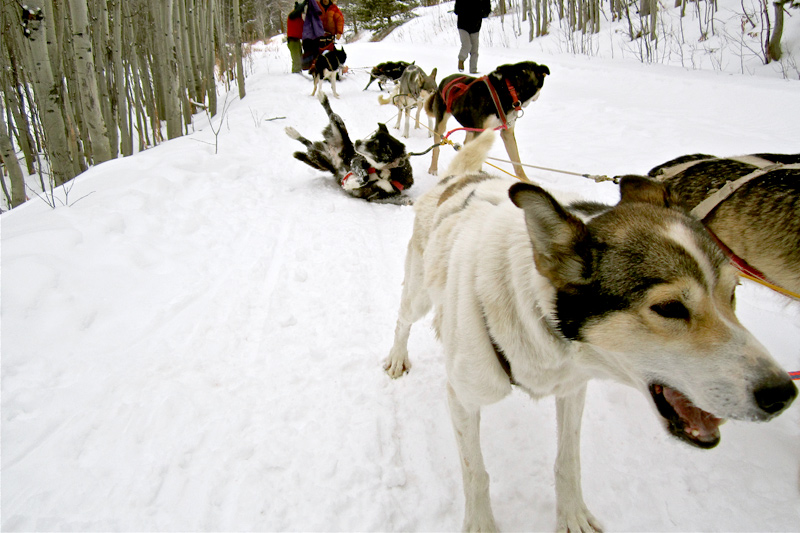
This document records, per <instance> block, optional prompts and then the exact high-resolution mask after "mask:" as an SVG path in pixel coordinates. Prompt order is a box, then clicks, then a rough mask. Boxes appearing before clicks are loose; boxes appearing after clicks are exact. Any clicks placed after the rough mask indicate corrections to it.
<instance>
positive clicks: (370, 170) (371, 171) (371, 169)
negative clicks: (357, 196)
mask: <svg viewBox="0 0 800 533" xmlns="http://www.w3.org/2000/svg"><path fill="white" fill-rule="evenodd" d="M376 172H378V171H377V169H375V167H369V168H368V169H367V174H375V173H376ZM352 175H353V173H352V172H348V173H347V174H345V176H344V178H342V187H344V184H345V183H346V182H347V180H348V179H350V177H351V176H352ZM389 183H391V184H392V186H393V187H394V188H395V189H397V190H398V191H400V192H403V190H404V189H405V187H403V185H402V184H401V183H400V182H399V181H397V180H389Z"/></svg>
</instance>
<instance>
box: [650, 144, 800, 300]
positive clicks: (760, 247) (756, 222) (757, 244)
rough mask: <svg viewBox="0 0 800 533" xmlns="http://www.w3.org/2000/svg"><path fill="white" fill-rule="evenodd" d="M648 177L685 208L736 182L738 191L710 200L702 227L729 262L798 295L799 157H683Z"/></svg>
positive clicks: (696, 204) (668, 163) (787, 155)
mask: <svg viewBox="0 0 800 533" xmlns="http://www.w3.org/2000/svg"><path fill="white" fill-rule="evenodd" d="M649 176H651V177H653V178H655V179H657V180H659V181H661V182H663V183H664V184H665V185H666V186H667V188H668V189H669V193H670V196H671V198H672V201H673V202H675V203H677V204H680V205H681V206H683V207H685V208H686V209H694V208H695V207H697V206H698V204H700V203H701V202H704V201H706V199H707V198H709V197H711V196H712V195H713V194H714V193H715V192H716V191H719V190H720V189H722V188H723V186H725V184H726V182H727V183H729V184H731V185H730V186H734V187H735V186H736V185H734V184H736V183H737V180H739V179H740V178H741V179H742V184H741V187H738V188H736V190H735V191H734V192H733V193H732V194H731V195H730V196H728V197H726V198H724V199H721V201H719V203H716V201H713V200H712V202H711V205H710V206H709V207H710V208H711V210H710V211H708V213H707V214H705V213H704V216H703V217H702V218H703V224H705V226H706V227H707V228H708V229H709V230H710V231H711V232H712V233H713V235H715V236H716V237H717V238H718V239H719V240H720V241H721V243H723V245H724V246H725V247H727V248H728V249H730V251H731V253H732V254H734V256H735V258H740V259H741V260H743V261H744V262H745V263H746V265H749V266H750V267H753V268H755V269H756V270H757V272H758V273H760V274H762V275H763V277H764V278H766V279H767V280H768V281H770V282H772V283H774V284H776V285H779V286H781V287H783V288H785V289H789V290H790V291H792V292H794V293H797V294H800V154H756V155H747V156H740V157H727V158H724V157H715V156H711V155H705V154H695V155H687V156H683V157H679V158H677V159H674V160H672V161H669V162H667V163H664V164H663V165H659V166H657V167H656V168H654V169H653V170H651V171H650V173H649ZM706 210H707V209H704V212H705V211H706ZM735 260H738V259H735Z"/></svg>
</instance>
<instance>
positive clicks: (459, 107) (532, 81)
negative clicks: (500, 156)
mask: <svg viewBox="0 0 800 533" xmlns="http://www.w3.org/2000/svg"><path fill="white" fill-rule="evenodd" d="M548 74H550V69H549V68H547V67H546V66H545V65H539V64H537V63H534V62H533V61H522V62H520V63H514V64H510V65H500V66H499V67H497V68H496V69H495V70H493V71H492V72H490V73H489V74H487V75H486V76H483V77H481V78H473V77H471V76H464V75H461V74H452V75H450V76H447V77H446V78H445V79H443V80H442V81H441V83H439V88H438V90H437V91H436V92H435V93H434V94H433V95H431V96H430V97H429V98H428V100H426V102H425V112H426V113H428V115H429V116H431V117H433V119H434V122H435V124H436V126H435V128H434V129H435V131H436V133H435V134H434V142H435V143H436V148H434V149H433V157H432V159H431V167H430V169H429V170H428V172H430V173H431V174H432V175H434V176H435V175H436V173H437V172H438V168H439V146H438V143H439V142H441V139H442V135H443V134H444V130H445V126H447V121H448V119H449V118H450V117H451V116H453V117H455V118H456V120H457V121H458V122H459V123H460V124H461V125H462V126H464V127H465V128H476V129H488V128H496V127H502V128H503V129H502V130H501V131H500V136H501V137H502V139H503V143H504V144H505V146H506V152H508V157H509V158H510V159H511V161H513V162H515V163H520V159H519V149H518V148H517V139H516V137H515V136H514V124H515V123H516V120H517V118H519V117H521V116H522V113H523V111H522V108H524V107H526V106H527V105H528V104H529V103H531V102H533V101H534V100H536V99H537V98H538V97H539V92H540V91H541V89H542V86H543V85H544V77H545V76H547V75H548ZM476 135H477V133H475V132H467V137H466V142H469V141H470V140H472V139H473V138H474V137H475V136H476ZM514 168H515V172H516V175H517V177H518V178H520V179H527V178H526V176H525V171H524V170H523V169H522V166H521V165H518V164H517V165H514Z"/></svg>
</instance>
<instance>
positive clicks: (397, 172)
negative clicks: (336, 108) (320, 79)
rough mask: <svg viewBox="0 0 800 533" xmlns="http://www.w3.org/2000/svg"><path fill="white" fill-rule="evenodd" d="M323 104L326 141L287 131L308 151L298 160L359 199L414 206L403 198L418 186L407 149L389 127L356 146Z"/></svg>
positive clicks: (325, 99)
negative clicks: (326, 120)
mask: <svg viewBox="0 0 800 533" xmlns="http://www.w3.org/2000/svg"><path fill="white" fill-rule="evenodd" d="M320 101H321V103H322V107H324V108H325V112H326V113H327V114H328V120H329V121H330V122H329V124H328V125H327V126H326V127H325V129H324V130H322V137H323V140H322V141H316V142H312V141H310V140H308V139H306V138H305V137H303V136H302V135H300V133H298V132H297V130H295V129H294V128H292V127H288V128H286V134H287V135H288V136H289V137H291V138H292V139H295V140H297V141H300V142H301V143H303V144H304V145H305V147H306V151H305V152H295V153H294V154H293V155H294V157H295V159H297V160H298V161H302V162H303V163H305V164H307V165H309V166H311V167H313V168H316V169H318V170H323V171H326V172H330V173H331V174H333V176H334V178H335V179H336V183H338V184H339V186H340V187H341V188H342V189H343V190H344V191H345V192H347V193H348V194H349V195H351V196H353V197H355V198H363V199H365V200H369V201H371V202H380V203H393V204H398V205H408V204H410V203H411V201H410V199H409V198H408V197H407V196H405V195H403V191H405V190H406V189H408V188H409V187H411V186H412V185H413V184H414V178H413V175H412V170H411V164H410V163H409V161H408V154H407V153H406V147H405V145H404V144H403V143H402V142H400V141H399V140H397V139H395V138H394V137H392V136H391V135H390V134H389V130H388V129H387V128H386V125H385V124H378V130H377V131H376V132H375V133H373V134H372V135H371V136H370V137H368V138H366V139H363V140H357V141H356V142H355V144H354V143H353V142H352V141H351V140H350V136H349V134H348V133H347V128H345V125H344V121H343V120H342V117H340V116H339V115H337V114H336V113H334V112H333V110H332V109H331V106H330V102H329V101H328V97H327V96H324V95H323V97H322V99H321V100H320Z"/></svg>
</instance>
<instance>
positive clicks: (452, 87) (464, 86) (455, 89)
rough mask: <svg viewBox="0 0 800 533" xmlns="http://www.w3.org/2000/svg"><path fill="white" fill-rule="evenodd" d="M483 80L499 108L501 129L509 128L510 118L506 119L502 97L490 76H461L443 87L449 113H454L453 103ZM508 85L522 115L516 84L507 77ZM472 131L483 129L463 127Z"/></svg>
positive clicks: (512, 104)
mask: <svg viewBox="0 0 800 533" xmlns="http://www.w3.org/2000/svg"><path fill="white" fill-rule="evenodd" d="M465 79H471V80H472V81H470V82H469V83H464V82H463V81H462V80H465ZM479 81H482V82H484V83H485V84H486V86H487V87H488V88H489V94H490V95H491V96H492V102H494V106H495V108H496V109H497V116H498V117H499V118H500V121H501V122H502V123H503V125H502V126H501V129H507V128H508V120H507V119H506V113H505V111H504V110H503V106H502V105H501V104H500V97H499V96H498V95H497V91H496V90H495V88H494V85H492V84H491V82H490V81H489V76H481V77H480V78H469V77H468V76H459V77H457V78H455V79H453V80H451V81H450V82H449V83H448V84H447V85H445V86H444V88H442V99H443V100H444V102H445V106H446V109H447V112H448V113H451V114H452V111H453V104H454V103H455V101H456V100H458V99H459V98H461V97H462V96H464V94H465V93H466V92H467V91H468V90H469V88H470V87H472V86H473V85H474V84H475V83H477V82H479ZM505 81H506V87H507V88H508V94H509V95H511V106H512V107H513V108H514V110H515V111H516V112H517V114H518V115H519V116H522V102H520V101H519V97H518V96H517V91H516V90H515V89H514V86H513V85H511V82H510V81H508V79H507V78H506V80H505ZM463 129H467V130H470V131H481V130H478V129H476V128H463Z"/></svg>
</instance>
